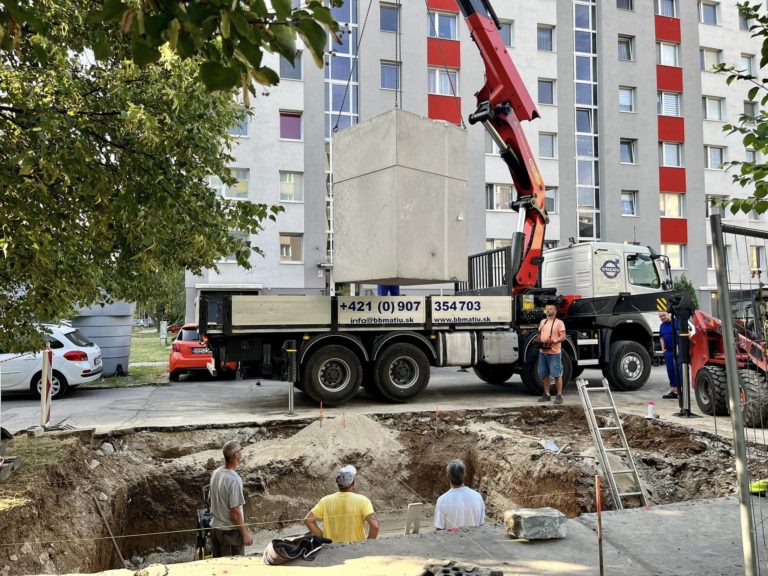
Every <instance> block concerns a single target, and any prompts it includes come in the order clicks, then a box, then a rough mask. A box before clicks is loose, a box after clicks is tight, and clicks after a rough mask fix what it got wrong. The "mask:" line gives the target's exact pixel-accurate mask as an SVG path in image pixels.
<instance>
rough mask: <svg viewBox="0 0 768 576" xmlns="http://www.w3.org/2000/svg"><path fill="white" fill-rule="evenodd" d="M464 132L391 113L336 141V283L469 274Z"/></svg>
mask: <svg viewBox="0 0 768 576" xmlns="http://www.w3.org/2000/svg"><path fill="white" fill-rule="evenodd" d="M466 216H467V138H466V131H464V130H462V129H461V128H458V127H456V126H453V125H450V124H446V123H444V122H435V121H433V120H429V119H425V118H421V117H420V116H417V115H415V114H411V113H409V112H403V111H402V110H393V111H391V112H387V113H386V114H382V115H381V116H378V117H376V118H374V119H373V120H371V121H369V122H365V123H363V124H359V125H358V126H355V127H353V128H350V129H348V130H345V131H343V132H340V133H339V134H336V135H335V136H334V277H335V280H336V281H337V282H368V283H376V284H400V285H408V284H424V283H430V282H453V281H456V280H465V279H466V275H467V262H466V258H467V221H466Z"/></svg>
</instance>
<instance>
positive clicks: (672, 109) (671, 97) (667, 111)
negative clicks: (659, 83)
mask: <svg viewBox="0 0 768 576" xmlns="http://www.w3.org/2000/svg"><path fill="white" fill-rule="evenodd" d="M656 112H657V113H658V114H659V115H661V116H680V94H679V93H677V92H658V93H657V94H656Z"/></svg>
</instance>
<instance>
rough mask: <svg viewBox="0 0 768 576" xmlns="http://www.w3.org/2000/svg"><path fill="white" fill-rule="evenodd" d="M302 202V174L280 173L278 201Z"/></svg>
mask: <svg viewBox="0 0 768 576" xmlns="http://www.w3.org/2000/svg"><path fill="white" fill-rule="evenodd" d="M303 200H304V174H302V173H301V172H280V201H281V202H302V201H303Z"/></svg>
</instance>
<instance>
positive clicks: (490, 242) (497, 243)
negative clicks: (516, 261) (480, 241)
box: [485, 238, 512, 250]
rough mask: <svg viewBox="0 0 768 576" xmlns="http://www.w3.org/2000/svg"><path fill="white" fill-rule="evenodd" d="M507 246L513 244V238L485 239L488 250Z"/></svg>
mask: <svg viewBox="0 0 768 576" xmlns="http://www.w3.org/2000/svg"><path fill="white" fill-rule="evenodd" d="M507 246H512V240H509V239H508V238H486V239H485V249H486V250H496V249H497V248H506V247H507Z"/></svg>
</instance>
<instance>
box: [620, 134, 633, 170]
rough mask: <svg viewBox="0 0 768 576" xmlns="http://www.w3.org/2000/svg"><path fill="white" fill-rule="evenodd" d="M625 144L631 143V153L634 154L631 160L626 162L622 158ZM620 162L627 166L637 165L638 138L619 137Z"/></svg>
mask: <svg viewBox="0 0 768 576" xmlns="http://www.w3.org/2000/svg"><path fill="white" fill-rule="evenodd" d="M625 144H629V153H630V155H631V156H632V157H631V158H630V161H629V162H625V161H624V159H623V158H622V153H621V151H622V149H623V147H624V145H625ZM619 163H620V164H624V165H625V166H636V165H637V139H636V138H620V139H619Z"/></svg>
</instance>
